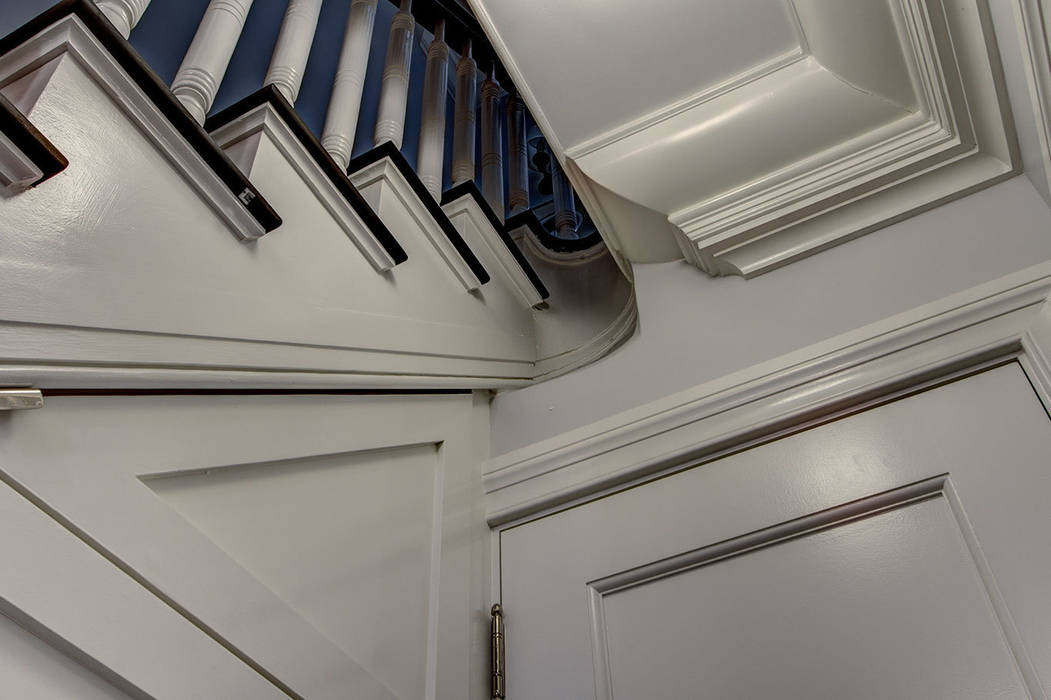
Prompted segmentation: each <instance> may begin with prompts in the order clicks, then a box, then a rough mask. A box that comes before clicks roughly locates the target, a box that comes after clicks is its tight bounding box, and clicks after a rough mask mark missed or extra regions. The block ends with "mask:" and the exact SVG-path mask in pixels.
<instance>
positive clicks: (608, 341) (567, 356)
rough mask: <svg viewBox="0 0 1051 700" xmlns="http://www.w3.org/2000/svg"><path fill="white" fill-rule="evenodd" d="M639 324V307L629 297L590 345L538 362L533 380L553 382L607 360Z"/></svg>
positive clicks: (541, 359) (542, 358)
mask: <svg viewBox="0 0 1051 700" xmlns="http://www.w3.org/2000/svg"><path fill="white" fill-rule="evenodd" d="M638 321H639V307H638V305H637V304H636V303H635V297H634V296H629V297H628V299H627V301H626V302H625V304H624V307H623V308H622V309H621V311H620V313H619V314H617V316H616V317H615V318H614V319H613V321H611V322H610V324H609V325H608V326H606V328H605V329H604V330H603V331H602V332H601V333H599V334H597V335H595V336H594V337H593V338H589V339H588V342H587V343H585V344H584V345H581V346H580V347H578V348H574V349H573V350H569V351H567V352H563V353H560V354H558V355H552V356H549V357H541V358H539V359H537V361H536V374H535V375H534V378H535V379H536V381H546V380H548V379H554V378H555V377H558V376H561V375H563V374H567V373H569V372H572V371H573V370H575V369H578V368H580V367H583V366H585V365H589V364H591V363H592V362H595V361H596V360H599V359H601V358H603V357H605V356H606V355H607V354H609V353H610V352H612V351H613V350H614V349H616V348H617V346H619V345H620V344H621V343H623V342H624V341H625V340H627V339H628V338H630V337H631V336H632V334H633V333H634V332H635V328H636V326H637V325H638Z"/></svg>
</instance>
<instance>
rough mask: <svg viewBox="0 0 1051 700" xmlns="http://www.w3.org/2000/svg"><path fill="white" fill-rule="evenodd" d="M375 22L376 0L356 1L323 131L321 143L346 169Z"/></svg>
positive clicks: (348, 18)
mask: <svg viewBox="0 0 1051 700" xmlns="http://www.w3.org/2000/svg"><path fill="white" fill-rule="evenodd" d="M375 24H376V0H353V2H351V4H350V14H349V15H348V17H347V30H346V32H345V33H344V35H343V48H342V49H341V51H340V54H339V65H338V66H337V68H336V77H335V79H334V80H333V82H332V96H331V97H330V98H329V103H328V113H327V114H326V115H325V128H324V129H323V130H322V132H321V145H322V146H324V147H325V150H326V151H328V153H329V155H331V156H332V158H333V159H334V160H335V161H336V162H337V163H339V165H340V167H341V168H343V169H346V167H347V164H348V163H349V162H350V154H351V151H352V150H353V149H354V133H355V132H356V131H357V130H358V114H359V113H360V111H361V93H362V90H363V89H364V87H365V71H366V70H367V69H368V65H369V48H370V47H371V46H372V28H373V26H374V25H375Z"/></svg>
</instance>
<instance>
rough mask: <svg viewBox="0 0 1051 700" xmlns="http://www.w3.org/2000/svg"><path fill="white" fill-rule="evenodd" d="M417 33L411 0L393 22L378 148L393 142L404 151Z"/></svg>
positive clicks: (379, 115)
mask: <svg viewBox="0 0 1051 700" xmlns="http://www.w3.org/2000/svg"><path fill="white" fill-rule="evenodd" d="M415 31H416V20H415V19H414V18H413V16H412V0H401V7H400V8H399V9H398V11H397V12H396V13H394V19H393V20H391V25H390V37H389V38H388V39H387V58H386V60H385V61H384V63H383V78H382V82H381V83H380V104H379V111H378V113H377V115H376V128H375V130H374V131H373V136H372V142H373V144H374V145H376V146H378V145H380V144H381V143H384V142H386V141H391V142H393V143H394V145H395V146H397V147H398V148H401V141H402V137H403V136H404V135H405V110H406V109H407V108H408V103H409V72H410V69H411V68H412V38H413V34H414V33H415Z"/></svg>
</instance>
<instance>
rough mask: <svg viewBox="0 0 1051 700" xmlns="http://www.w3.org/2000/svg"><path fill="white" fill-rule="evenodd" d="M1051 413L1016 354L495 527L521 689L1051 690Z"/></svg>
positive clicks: (515, 684) (614, 692) (787, 693)
mask: <svg viewBox="0 0 1051 700" xmlns="http://www.w3.org/2000/svg"><path fill="white" fill-rule="evenodd" d="M1049 428H1051V426H1048V417H1047V415H1046V413H1045V409H1044V407H1043V406H1042V405H1041V402H1040V400H1039V397H1038V396H1037V395H1036V394H1035V393H1034V392H1033V391H1032V387H1031V379H1030V378H1029V377H1028V376H1027V375H1026V373H1025V372H1024V371H1023V368H1022V367H1021V364H1020V363H1018V362H1006V363H1000V364H998V365H997V366H995V367H992V368H988V369H987V370H985V371H980V372H974V373H971V374H968V375H967V376H964V377H960V378H959V379H958V380H956V381H952V382H941V383H939V385H938V386H936V387H934V388H930V390H925V391H918V390H917V388H916V387H913V389H912V391H911V392H910V395H909V396H907V397H903V398H901V400H896V401H889V402H881V403H880V404H879V405H877V406H874V407H871V408H870V409H867V410H864V411H855V412H852V413H851V414H850V415H846V416H841V417H838V418H837V419H836V420H828V421H826V422H823V423H822V424H821V425H817V426H813V427H812V428H810V429H807V430H801V431H794V432H793V433H792V434H791V435H787V436H783V437H782V438H780V439H778V440H770V441H766V442H764V443H763V444H761V445H756V446H753V447H749V448H748V449H742V450H738V451H735V452H734V453H732V454H729V455H724V456H722V457H721V458H720V459H717V460H714V459H713V460H711V461H707V462H705V463H704V464H703V466H698V465H697V464H696V463H684V464H682V465H680V469H678V470H675V471H674V473H672V472H668V473H667V474H666V475H664V476H662V477H661V478H654V479H647V480H646V481H645V483H642V484H639V485H637V486H634V487H632V488H623V489H617V490H616V491H614V492H611V493H608V494H605V495H604V496H603V497H601V498H597V497H591V498H589V499H588V500H587V502H585V503H582V504H579V505H577V506H574V507H567V508H559V509H558V510H557V512H551V513H547V514H544V515H543V516H540V515H536V516H531V517H530V518H529V519H528V520H524V521H521V522H517V523H509V524H507V525H504V526H501V527H498V528H495V529H494V548H495V549H494V557H497V558H498V560H499V561H500V574H501V579H500V581H499V593H500V597H499V600H500V602H501V603H502V604H503V606H504V608H505V609H506V610H507V631H508V640H509V645H508V669H509V674H508V679H509V686H508V689H509V693H510V692H517V693H519V694H521V693H525V694H526V695H529V696H530V697H532V696H536V697H546V696H548V695H550V693H551V692H552V691H554V690H556V689H557V690H558V691H559V692H564V694H566V695H572V696H574V697H577V696H579V697H585V696H587V697H590V696H591V695H593V694H596V692H597V695H596V697H598V698H599V699H600V700H608V699H609V698H611V697H620V696H624V697H633V696H635V695H638V694H639V692H640V689H641V688H642V687H644V686H643V685H640V683H647V682H653V683H654V684H655V685H654V692H653V696H654V697H684V696H693V695H694V694H695V693H694V690H695V689H696V687H697V684H698V683H708V684H710V685H709V687H708V688H707V691H708V692H709V694H712V695H713V696H721V694H726V695H728V696H729V695H733V692H730V691H727V688H730V687H731V686H733V685H734V684H736V683H739V682H741V683H743V682H744V681H745V680H747V681H748V682H749V683H752V682H753V681H754V683H753V684H752V685H748V687H749V688H750V690H748V691H746V692H745V694H746V695H748V696H749V697H815V696H821V697H839V696H841V695H844V694H845V695H850V696H853V695H851V694H850V692H849V691H844V688H853V689H854V690H858V689H864V690H866V691H873V692H869V693H868V694H867V695H865V694H863V693H862V694H859V697H860V696H862V695H864V696H866V697H868V696H878V694H879V693H878V689H879V688H883V689H884V690H886V689H887V688H889V687H891V686H890V685H888V686H886V687H884V686H881V685H880V684H881V683H882V682H883V681H884V680H886V681H888V682H890V681H891V680H893V681H894V682H895V683H897V684H898V685H897V686H894V688H895V689H894V690H893V691H892V692H890V694H891V695H895V696H898V695H900V696H902V697H904V696H906V695H908V694H909V692H913V693H914V694H916V695H917V696H923V697H927V696H930V695H931V694H932V693H934V694H936V690H937V688H943V689H946V688H947V689H953V690H950V694H953V693H956V691H958V690H960V689H961V688H969V689H970V690H969V692H970V693H971V695H966V693H964V694H963V695H960V697H965V696H966V697H988V696H990V695H992V694H994V693H993V692H992V689H995V691H996V692H997V693H1000V694H1001V695H1003V696H1004V697H1029V698H1046V697H1047V691H1046V687H1047V683H1046V679H1047V678H1049V677H1051V675H1049V674H1051V656H1049V655H1048V654H1047V653H1046V649H1048V648H1051V647H1048V640H1049V639H1051V637H1049V633H1048V627H1047V624H1046V621H1047V619H1051V618H1049V616H1051V607H1049V602H1048V599H1047V596H1046V595H1045V594H1044V590H1043V588H1042V587H1041V584H1040V581H1042V580H1046V571H1047V570H1048V567H1051V550H1049V549H1048V548H1047V547H1046V546H1045V545H1046V543H1045V542H1044V539H1043V538H1042V537H1041V534H1040V533H1043V532H1044V531H1046V524H1047V523H1046V520H1047V509H1046V493H1047V490H1048V488H1051V479H1049V476H1048V474H1049V473H1048V471H1047V470H1046V469H1045V468H1044V465H1046V463H1047V458H1048V455H1051V430H1049ZM716 562H718V566H713V565H714V564H715V563H716ZM904 649H909V650H910V651H903V650H904ZM964 658H970V659H972V660H974V661H981V662H982V664H983V665H982V666H981V668H979V667H978V666H974V665H969V664H968V663H962V664H961V663H960V660H961V659H964ZM829 659H841V660H842V661H843V662H844V663H842V664H832V665H830V666H828V667H827V668H826V667H825V666H824V660H829ZM870 660H871V662H872V663H869V661H870ZM541 668H542V669H543V670H544V672H543V673H542V674H540V675H539V677H538V676H537V673H536V670H537V669H541ZM811 668H813V669H817V668H821V669H822V672H825V671H827V672H828V673H830V674H831V675H829V676H828V678H827V679H826V678H824V677H814V678H811V677H810V676H811V675H813V674H810V673H809V671H808V669H811ZM516 669H517V670H516ZM895 669H900V670H901V673H897V675H895V674H896V671H895ZM906 669H911V670H906ZM960 674H962V675H960ZM817 675H818V676H820V675H821V674H820V673H819V674H817ZM964 676H966V677H968V678H969V680H966V681H964V684H963V685H962V686H961V685H960V679H961V678H963V677H964ZM781 680H784V681H785V685H784V688H781V689H780V690H779V689H778V687H777V685H776V684H777V683H779V682H780V681H781ZM826 680H827V681H828V683H830V684H832V685H826V684H824V683H825V681H826ZM972 680H973V681H974V682H975V683H974V684H972V682H971V681H972ZM913 683H915V685H912V684H913ZM986 683H990V684H993V685H989V686H988V687H986V686H985V684H986ZM771 684H774V685H771ZM836 684H840V685H836ZM843 684H845V685H843ZM745 685H747V684H745ZM891 685H893V684H891ZM720 689H721V690H720ZM830 689H833V690H830ZM836 689H838V691H837V690H836ZM781 691H783V692H781ZM793 693H795V694H793ZM953 696H954V697H956V695H953Z"/></svg>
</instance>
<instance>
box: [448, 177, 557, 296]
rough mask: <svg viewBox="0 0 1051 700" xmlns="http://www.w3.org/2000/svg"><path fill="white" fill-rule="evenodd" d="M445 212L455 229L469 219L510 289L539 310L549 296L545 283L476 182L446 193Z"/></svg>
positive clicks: (461, 230)
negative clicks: (459, 221) (455, 226)
mask: <svg viewBox="0 0 1051 700" xmlns="http://www.w3.org/2000/svg"><path fill="white" fill-rule="evenodd" d="M442 210H443V211H444V212H445V213H446V214H447V215H448V216H449V220H450V221H452V222H453V224H454V225H455V223H456V221H457V218H458V217H461V216H464V217H467V219H468V220H469V221H470V224H471V225H472V226H473V230H474V231H477V233H478V236H477V237H478V239H479V242H480V243H481V244H482V245H484V246H485V247H486V248H487V249H488V250H489V251H490V252H491V253H492V255H493V256H494V257H495V258H496V260H497V262H498V263H499V264H500V268H501V269H502V270H503V272H504V275H505V276H506V277H507V279H508V282H509V283H510V285H511V288H512V289H514V290H515V293H516V294H517V295H518V296H519V297H520V298H521V299H522V301H523V303H525V305H526V306H529V307H535V306H538V305H540V304H542V303H544V300H545V299H547V298H548V297H549V296H550V292H548V290H547V287H546V286H544V282H543V280H541V279H540V276H539V275H538V274H537V272H536V270H535V269H534V268H533V266H532V265H530V264H529V261H528V260H527V259H526V257H525V256H524V255H523V254H522V251H521V250H520V249H519V248H518V244H517V243H515V242H514V240H513V239H512V238H511V235H510V233H509V232H508V231H507V229H506V228H505V227H504V225H503V224H501V223H500V221H499V219H497V218H496V214H494V213H493V211H492V209H491V208H490V207H489V204H488V202H486V200H485V198H484V197H483V196H482V193H481V192H480V191H479V190H478V186H477V185H475V184H474V182H465V183H461V184H459V185H457V186H455V187H452V188H450V189H448V190H446V191H445V193H444V194H443V195H442ZM457 228H458V229H459V230H460V232H461V233H463V235H465V236H466V237H470V236H468V235H467V234H466V233H464V231H463V229H461V228H460V227H457Z"/></svg>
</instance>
